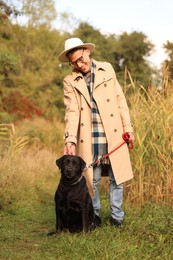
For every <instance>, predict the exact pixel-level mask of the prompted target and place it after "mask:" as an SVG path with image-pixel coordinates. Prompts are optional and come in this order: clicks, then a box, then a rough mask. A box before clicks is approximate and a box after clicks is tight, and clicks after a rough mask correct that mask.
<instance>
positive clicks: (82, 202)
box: [55, 155, 95, 233]
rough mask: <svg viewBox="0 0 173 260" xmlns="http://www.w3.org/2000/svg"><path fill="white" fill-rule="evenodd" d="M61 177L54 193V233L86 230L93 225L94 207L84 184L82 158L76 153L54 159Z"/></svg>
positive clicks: (84, 164)
mask: <svg viewBox="0 0 173 260" xmlns="http://www.w3.org/2000/svg"><path fill="white" fill-rule="evenodd" d="M56 164H57V166H58V167H59V169H60V171H61V179H60V183H59V185H58V188H57V190H56V193H55V205H56V233H60V232H62V231H69V232H70V233H75V232H81V231H84V232H88V231H89V230H91V229H92V227H93V226H94V224H93V223H94V219H95V214H94V209H93V205H92V199H91V197H90V195H89V191H88V188H87V185H86V180H85V177H84V176H83V174H82V173H83V170H84V168H85V166H86V163H85V162H84V160H83V159H82V158H81V157H79V156H76V155H63V156H62V157H61V158H59V159H58V160H56Z"/></svg>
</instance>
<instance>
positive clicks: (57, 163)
mask: <svg viewBox="0 0 173 260" xmlns="http://www.w3.org/2000/svg"><path fill="white" fill-rule="evenodd" d="M63 158H64V155H63V156H62V157H60V158H59V159H57V160H56V165H57V166H58V167H59V169H61V166H62V162H63Z"/></svg>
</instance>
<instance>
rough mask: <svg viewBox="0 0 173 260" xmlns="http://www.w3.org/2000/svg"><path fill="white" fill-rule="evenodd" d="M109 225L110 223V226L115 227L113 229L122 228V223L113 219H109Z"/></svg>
mask: <svg viewBox="0 0 173 260" xmlns="http://www.w3.org/2000/svg"><path fill="white" fill-rule="evenodd" d="M110 223H111V226H115V227H119V228H121V227H123V221H122V220H117V219H115V218H111V219H110Z"/></svg>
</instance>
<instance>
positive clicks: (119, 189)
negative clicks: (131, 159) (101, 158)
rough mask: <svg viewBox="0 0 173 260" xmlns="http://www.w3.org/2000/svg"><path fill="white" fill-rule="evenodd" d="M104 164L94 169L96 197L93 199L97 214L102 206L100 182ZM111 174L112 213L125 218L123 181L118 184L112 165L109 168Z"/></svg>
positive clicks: (113, 215)
mask: <svg viewBox="0 0 173 260" xmlns="http://www.w3.org/2000/svg"><path fill="white" fill-rule="evenodd" d="M101 172H102V165H98V166H96V167H94V169H93V188H94V197H93V199H92V203H93V207H94V211H95V214H96V215H99V211H100V208H101V205H100V198H99V183H100V180H101ZM108 175H109V181H110V183H109V200H110V214H111V217H112V218H114V219H117V220H123V218H124V211H123V210H122V208H121V207H122V201H123V183H121V184H119V185H117V184H116V181H115V178H114V175H113V171H112V167H111V165H110V166H109V170H108Z"/></svg>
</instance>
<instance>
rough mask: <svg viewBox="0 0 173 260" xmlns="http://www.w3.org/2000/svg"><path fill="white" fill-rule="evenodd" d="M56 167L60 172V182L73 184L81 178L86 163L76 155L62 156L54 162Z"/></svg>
mask: <svg viewBox="0 0 173 260" xmlns="http://www.w3.org/2000/svg"><path fill="white" fill-rule="evenodd" d="M56 165H57V166H58V167H59V169H60V170H61V178H62V180H63V181H65V182H69V183H73V182H76V181H77V180H78V179H79V178H80V177H81V176H82V172H83V170H84V168H85V166H86V163H85V161H84V160H83V159H82V158H81V157H79V156H77V155H63V156H62V157H61V158H59V159H57V160H56Z"/></svg>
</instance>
